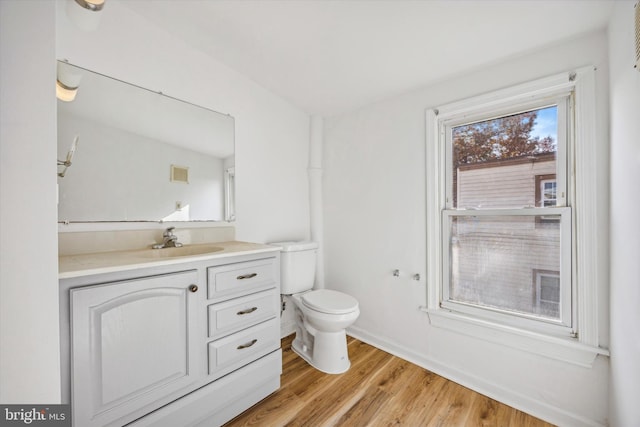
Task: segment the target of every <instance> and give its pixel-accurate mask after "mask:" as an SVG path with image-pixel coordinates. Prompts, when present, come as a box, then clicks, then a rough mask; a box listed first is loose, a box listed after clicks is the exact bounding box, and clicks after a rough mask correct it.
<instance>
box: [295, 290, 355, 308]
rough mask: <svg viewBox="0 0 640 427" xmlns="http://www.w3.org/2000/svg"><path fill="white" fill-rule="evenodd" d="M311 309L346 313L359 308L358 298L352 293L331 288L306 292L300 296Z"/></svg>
mask: <svg viewBox="0 0 640 427" xmlns="http://www.w3.org/2000/svg"><path fill="white" fill-rule="evenodd" d="M300 299H301V301H302V303H303V304H304V305H305V306H307V307H308V308H310V309H311V310H315V311H319V312H321V313H327V314H346V313H351V312H353V311H355V310H357V309H358V300H356V299H355V298H354V297H352V296H351V295H347V294H343V293H342V292H338V291H332V290H330V289H318V290H316V291H311V292H306V293H304V294H303V295H302V297H301V298H300Z"/></svg>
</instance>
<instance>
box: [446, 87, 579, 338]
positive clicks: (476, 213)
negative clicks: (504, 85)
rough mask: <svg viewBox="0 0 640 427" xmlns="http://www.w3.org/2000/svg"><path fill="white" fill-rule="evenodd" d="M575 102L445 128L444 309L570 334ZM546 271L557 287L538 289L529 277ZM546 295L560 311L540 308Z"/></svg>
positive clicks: (480, 116)
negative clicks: (570, 109)
mask: <svg viewBox="0 0 640 427" xmlns="http://www.w3.org/2000/svg"><path fill="white" fill-rule="evenodd" d="M570 102H571V93H561V94H557V95H555V96H551V97H548V96H545V97H542V98H541V99H535V100H533V101H532V102H531V103H527V104H524V105H523V104H519V105H506V106H504V107H503V108H501V109H500V110H498V111H490V112H488V113H487V112H485V111H484V109H483V108H479V109H478V111H476V112H474V114H471V115H469V114H465V115H463V116H461V117H452V118H450V119H447V120H443V121H442V122H441V123H440V132H441V137H442V138H443V142H444V159H445V170H446V178H445V181H444V182H445V195H446V199H445V204H444V206H443V208H442V211H441V212H442V225H443V227H442V228H443V233H442V245H443V247H442V253H443V255H444V256H443V273H444V274H443V278H444V280H443V289H442V307H444V308H449V309H451V310H455V311H460V312H465V313H469V314H473V315H477V316H483V317H486V318H489V319H492V320H497V321H500V322H502V323H506V324H513V325H519V326H523V327H527V328H530V329H543V330H546V331H549V332H555V333H559V334H562V333H566V334H570V333H571V326H572V310H571V307H572V296H571V295H572V292H571V208H570V204H569V203H568V202H569V198H568V194H569V191H568V188H567V187H568V186H567V166H568V165H567V151H568V144H567V139H568V138H567V137H568V134H569V132H568V129H569V120H568V116H569V115H568V106H569V105H570ZM540 176H545V177H547V178H546V179H542V180H540V179H536V177H540ZM549 176H553V178H552V179H549V178H548V177H549ZM543 220H544V221H543ZM541 224H542V226H541ZM542 270H544V271H557V272H558V274H557V280H555V281H548V280H547V281H543V282H541V283H542V285H541V287H540V290H538V282H536V283H535V284H534V283H532V281H531V277H532V274H533V272H535V271H542ZM541 291H542V292H541ZM542 293H544V295H552V297H549V298H552V299H553V301H554V302H555V304H553V308H552V309H544V310H541V309H540V307H541V300H540V298H541V297H542V295H541V294H542ZM545 301H546V300H544V299H543V300H542V303H544V302H545ZM543 305H544V304H543ZM551 306H552V304H546V305H545V307H551Z"/></svg>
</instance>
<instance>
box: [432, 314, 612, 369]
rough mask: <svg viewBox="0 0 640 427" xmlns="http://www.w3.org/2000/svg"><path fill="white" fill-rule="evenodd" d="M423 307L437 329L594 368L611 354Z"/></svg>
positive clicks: (575, 343)
mask: <svg viewBox="0 0 640 427" xmlns="http://www.w3.org/2000/svg"><path fill="white" fill-rule="evenodd" d="M421 310H422V311H424V312H426V313H427V314H428V315H429V322H430V323H431V325H433V326H434V327H436V328H443V329H447V330H450V331H454V332H458V333H461V334H464V335H468V336H471V337H474V338H479V339H483V340H485V341H489V342H493V343H496V344H501V345H504V346H507V347H511V348H515V349H518V350H522V351H526V352H529V353H533V354H537V355H540V356H545V357H549V358H551V359H555V360H560V361H563V362H567V363H571V364H574V365H578V366H582V367H585V368H591V367H592V366H593V362H594V361H595V359H596V357H597V356H598V355H602V356H609V350H607V349H604V348H600V347H593V346H590V345H586V344H582V343H580V342H578V341H577V340H575V339H572V338H560V337H554V336H550V335H545V334H541V333H537V332H532V331H527V330H522V329H517V328H513V327H510V326H505V325H500V324H497V323H494V322H490V321H486V320H482V319H478V318H475V317H470V316H467V315H464V314H460V313H454V312H451V311H448V310H443V309H428V308H426V307H422V308H421Z"/></svg>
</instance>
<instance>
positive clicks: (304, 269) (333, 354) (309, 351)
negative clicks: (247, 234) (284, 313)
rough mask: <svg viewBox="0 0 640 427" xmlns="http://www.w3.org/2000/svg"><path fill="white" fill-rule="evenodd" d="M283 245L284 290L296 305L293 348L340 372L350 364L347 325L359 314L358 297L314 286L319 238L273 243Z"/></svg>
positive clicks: (316, 364)
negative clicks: (311, 240)
mask: <svg viewBox="0 0 640 427" xmlns="http://www.w3.org/2000/svg"><path fill="white" fill-rule="evenodd" d="M273 244H274V245H277V246H280V247H281V248H282V253H281V269H280V275H281V277H280V281H281V287H282V288H281V293H282V294H284V295H289V296H290V297H291V298H290V299H291V301H292V302H293V304H294V306H295V317H296V336H295V338H294V340H293V344H292V347H293V351H295V352H296V353H297V354H299V355H300V356H301V357H302V358H303V359H305V360H306V361H307V362H308V363H309V364H310V365H311V366H313V367H314V368H316V369H318V370H320V371H322V372H326V373H328V374H341V373H343V372H346V371H347V370H348V369H349V366H351V362H349V354H348V353H347V335H346V333H345V328H347V327H348V326H350V325H351V324H353V322H355V321H356V319H357V318H358V316H359V315H360V309H359V308H358V301H357V300H356V299H355V298H353V297H352V296H350V295H347V294H344V293H342V292H338V291H332V290H329V289H318V290H312V288H313V282H314V276H315V272H316V252H317V250H318V244H317V243H316V242H280V243H273Z"/></svg>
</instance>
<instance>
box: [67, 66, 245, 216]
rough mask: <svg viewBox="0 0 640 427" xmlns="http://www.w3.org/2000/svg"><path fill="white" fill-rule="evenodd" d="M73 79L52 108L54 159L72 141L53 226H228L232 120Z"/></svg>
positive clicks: (90, 77)
mask: <svg viewBox="0 0 640 427" xmlns="http://www.w3.org/2000/svg"><path fill="white" fill-rule="evenodd" d="M64 65H65V66H67V67H72V66H70V65H69V64H64ZM74 68H76V67H74ZM76 71H77V70H76ZM79 71H81V72H82V74H83V76H82V80H81V83H80V87H79V89H78V92H77V95H76V98H75V100H74V101H72V102H64V101H60V100H58V158H59V159H65V158H66V156H67V152H68V150H69V147H70V145H71V144H72V142H73V140H74V139H75V138H76V137H78V143H77V149H76V151H75V154H74V156H73V159H72V164H71V166H70V167H68V169H67V171H66V173H65V176H64V177H63V178H58V184H59V205H58V219H59V220H60V221H70V222H76V221H78V222H84V221H160V220H163V221H204V220H207V221H211V220H213V221H222V220H227V221H232V220H234V218H235V207H234V206H233V204H234V199H235V188H234V185H233V182H234V177H235V160H234V152H233V148H234V143H233V128H234V121H233V118H232V117H230V116H227V115H224V114H220V113H217V112H214V111H211V110H207V109H204V108H201V107H198V106H195V105H192V104H188V103H186V102H183V101H179V100H176V99H173V98H170V97H167V96H164V95H161V94H159V93H156V92H151V91H148V90H146V89H142V88H140V87H136V86H132V85H129V84H127V83H123V82H121V81H118V80H114V79H111V78H108V77H105V76H102V75H100V74H96V73H92V72H90V71H87V70H83V69H79ZM230 170H231V171H234V172H233V177H232V178H231V180H230V179H229V171H230Z"/></svg>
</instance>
